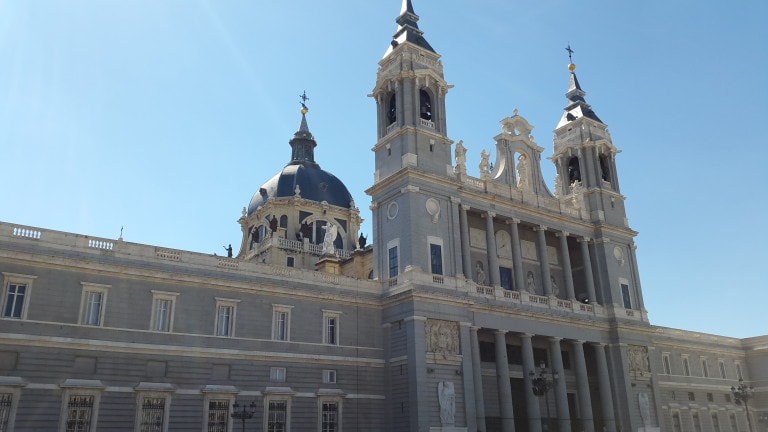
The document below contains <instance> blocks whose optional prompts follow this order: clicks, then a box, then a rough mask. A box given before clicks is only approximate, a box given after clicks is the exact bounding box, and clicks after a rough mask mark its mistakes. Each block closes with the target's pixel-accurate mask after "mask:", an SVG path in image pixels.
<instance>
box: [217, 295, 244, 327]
mask: <svg viewBox="0 0 768 432" xmlns="http://www.w3.org/2000/svg"><path fill="white" fill-rule="evenodd" d="M239 302H240V300H234V299H224V298H218V297H217V298H216V336H225V337H232V336H234V335H235V317H236V312H237V307H236V306H237V303H239Z"/></svg>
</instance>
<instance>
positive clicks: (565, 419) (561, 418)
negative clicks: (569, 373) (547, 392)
mask: <svg viewBox="0 0 768 432" xmlns="http://www.w3.org/2000/svg"><path fill="white" fill-rule="evenodd" d="M560 340H561V339H560V338H556V337H553V338H549V351H550V355H551V356H552V372H557V373H558V375H559V377H558V379H557V380H555V385H554V391H555V403H556V406H557V425H558V426H557V430H558V431H560V432H571V415H570V413H569V412H568V393H567V392H566V390H565V371H564V370H563V353H562V351H561V349H560Z"/></svg>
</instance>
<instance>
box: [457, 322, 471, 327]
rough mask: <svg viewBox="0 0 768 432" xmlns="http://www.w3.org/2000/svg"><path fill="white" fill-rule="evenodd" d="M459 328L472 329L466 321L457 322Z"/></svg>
mask: <svg viewBox="0 0 768 432" xmlns="http://www.w3.org/2000/svg"><path fill="white" fill-rule="evenodd" d="M459 327H472V323H470V322H466V321H459Z"/></svg>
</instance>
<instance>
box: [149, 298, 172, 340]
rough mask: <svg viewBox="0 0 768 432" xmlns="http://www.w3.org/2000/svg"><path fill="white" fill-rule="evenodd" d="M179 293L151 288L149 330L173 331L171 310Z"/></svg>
mask: <svg viewBox="0 0 768 432" xmlns="http://www.w3.org/2000/svg"><path fill="white" fill-rule="evenodd" d="M178 295H179V293H174V292H166V291H155V290H152V319H151V321H150V324H149V328H150V330H153V331H159V332H171V331H173V312H174V307H175V305H176V297H177V296H178Z"/></svg>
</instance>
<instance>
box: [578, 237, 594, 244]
mask: <svg viewBox="0 0 768 432" xmlns="http://www.w3.org/2000/svg"><path fill="white" fill-rule="evenodd" d="M590 240H592V239H591V238H589V237H587V236H581V237H579V241H580V242H582V243H589V241H590Z"/></svg>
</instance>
